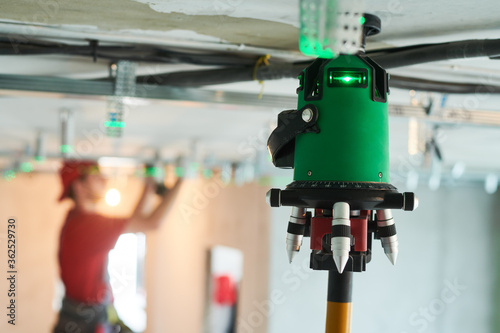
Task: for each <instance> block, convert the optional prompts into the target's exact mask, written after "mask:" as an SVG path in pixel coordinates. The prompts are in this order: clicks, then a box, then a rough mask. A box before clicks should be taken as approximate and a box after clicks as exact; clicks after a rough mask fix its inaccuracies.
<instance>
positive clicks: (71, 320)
mask: <svg viewBox="0 0 500 333" xmlns="http://www.w3.org/2000/svg"><path fill="white" fill-rule="evenodd" d="M107 306H108V305H107V304H86V303H81V302H77V301H74V300H71V299H69V298H67V297H65V298H64V299H63V302H62V307H61V310H60V311H59V319H58V322H57V324H56V326H55V328H54V331H53V333H76V332H78V333H107V332H111V330H110V327H109V325H108V324H107V319H108V318H107Z"/></svg>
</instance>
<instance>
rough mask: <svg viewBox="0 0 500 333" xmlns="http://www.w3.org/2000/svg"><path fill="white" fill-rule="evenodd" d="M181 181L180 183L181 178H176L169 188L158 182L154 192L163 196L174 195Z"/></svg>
mask: <svg viewBox="0 0 500 333" xmlns="http://www.w3.org/2000/svg"><path fill="white" fill-rule="evenodd" d="M181 183H182V178H177V180H176V181H175V184H174V186H172V187H171V188H166V187H165V185H163V184H158V185H157V187H156V194H158V195H159V196H161V197H164V198H166V197H171V196H174V195H175V194H176V193H177V191H178V189H179V187H180V186H181Z"/></svg>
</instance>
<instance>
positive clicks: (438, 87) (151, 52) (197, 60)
mask: <svg viewBox="0 0 500 333" xmlns="http://www.w3.org/2000/svg"><path fill="white" fill-rule="evenodd" d="M16 43H17V44H16ZM14 44H15V45H14ZM94 45H95V44H94ZM14 54H15V55H26V54H69V55H78V56H92V57H94V56H96V57H97V58H104V59H108V60H131V61H144V62H156V63H171V64H172V63H177V64H179V63H187V64H196V65H209V66H223V67H222V68H218V69H210V70H197V71H181V72H174V73H166V74H154V75H147V76H139V77H138V78H137V81H138V83H148V82H150V83H154V84H160V85H169V86H178V87H200V86H206V85H216V84H227V83H234V82H244V81H252V80H276V79H282V78H296V77H297V76H298V75H299V73H300V72H301V71H302V70H303V69H304V68H305V67H307V66H308V65H309V64H310V63H311V62H308V61H306V62H296V63H286V62H276V61H274V62H273V61H271V62H270V64H269V66H259V67H258V68H255V63H256V61H257V58H258V57H257V56H254V55H248V56H243V55H242V54H240V53H239V54H237V55H235V54H231V53H219V52H214V53H210V54H206V53H205V54H200V53H191V52H179V51H173V50H168V49H164V48H160V47H156V46H148V45H141V46H137V45H133V46H97V47H95V46H93V45H92V43H89V45H67V44H61V43H54V42H46V41H36V40H35V41H32V40H20V41H19V42H17V41H16V40H12V38H7V37H4V38H0V55H14ZM367 54H369V55H370V57H371V58H372V59H373V60H374V61H376V62H377V63H378V64H380V65H381V66H382V67H384V68H386V69H390V68H397V67H404V66H411V65H416V64H421V63H427V62H433V61H442V60H451V59H461V58H472V57H490V58H496V57H498V56H499V55H500V39H486V40H466V41H459V42H449V43H439V44H423V45H413V46H404V47H400V48H390V49H382V50H372V51H369V52H367ZM102 80H111V79H110V78H107V79H102ZM391 86H392V87H394V88H403V89H415V90H428V91H436V92H445V93H461V94H467V93H478V91H479V92H480V93H498V92H499V91H498V87H497V86H493V85H475V84H467V83H449V82H440V81H432V80H422V79H414V78H404V77H398V76H393V77H392V80H391Z"/></svg>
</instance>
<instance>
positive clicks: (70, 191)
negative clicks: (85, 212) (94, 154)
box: [59, 160, 106, 203]
mask: <svg viewBox="0 0 500 333" xmlns="http://www.w3.org/2000/svg"><path fill="white" fill-rule="evenodd" d="M59 175H60V176H61V181H62V185H63V192H62V194H61V197H60V198H59V201H61V200H63V199H64V198H70V199H72V200H73V201H75V203H76V202H79V201H83V200H84V201H92V202H96V201H98V200H99V199H101V198H102V197H103V196H104V192H105V189H106V180H105V178H104V177H103V176H102V175H101V173H100V172H99V166H98V165H97V163H96V162H95V161H79V160H67V161H64V162H63V165H62V167H61V169H60V170H59Z"/></svg>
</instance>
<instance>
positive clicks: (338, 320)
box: [325, 269, 352, 333]
mask: <svg viewBox="0 0 500 333" xmlns="http://www.w3.org/2000/svg"><path fill="white" fill-rule="evenodd" d="M351 300H352V272H349V271H347V270H344V272H343V273H342V274H340V273H339V272H338V271H337V270H336V269H333V270H330V271H329V272H328V298H327V306H326V330H325V332H326V333H350V332H351V304H352V303H351Z"/></svg>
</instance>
